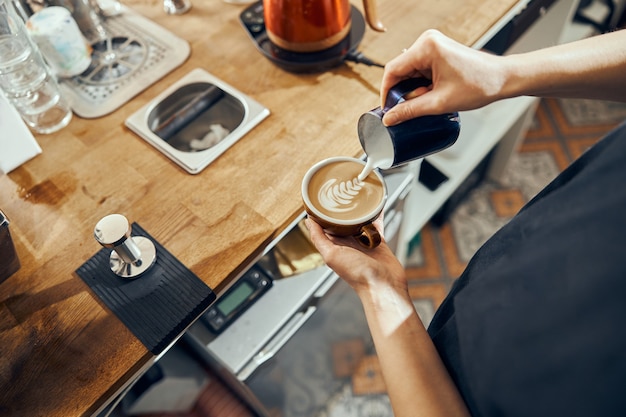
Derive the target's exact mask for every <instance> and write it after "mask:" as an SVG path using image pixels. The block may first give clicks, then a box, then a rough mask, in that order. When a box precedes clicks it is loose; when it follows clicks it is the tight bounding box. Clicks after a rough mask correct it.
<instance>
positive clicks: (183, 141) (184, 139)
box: [125, 68, 270, 174]
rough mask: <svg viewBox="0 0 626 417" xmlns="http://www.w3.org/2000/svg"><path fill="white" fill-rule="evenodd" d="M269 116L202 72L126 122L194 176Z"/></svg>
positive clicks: (194, 73) (196, 71) (186, 78)
mask: <svg viewBox="0 0 626 417" xmlns="http://www.w3.org/2000/svg"><path fill="white" fill-rule="evenodd" d="M269 114H270V112H269V110H268V109H267V108H266V107H264V106H263V105H261V104H260V103H258V102H257V101H255V100H253V99H252V98H250V97H248V96H246V95H245V94H243V93H242V92H240V91H239V90H237V89H235V88H234V87H232V86H230V85H229V84H227V83H225V82H223V81H221V80H220V79H218V78H216V77H215V76H213V75H211V74H209V73H208V72H206V71H205V70H203V69H201V68H196V69H194V70H192V71H191V72H189V73H188V74H187V75H185V76H184V77H183V78H182V79H180V80H179V81H177V82H176V83H174V84H173V85H171V86H170V87H168V88H167V89H166V90H165V91H163V92H162V93H161V94H159V95H158V96H157V97H156V98H154V99H153V100H152V101H150V102H149V103H148V104H146V105H145V106H143V107H142V108H141V109H139V110H138V111H137V112H135V113H134V114H132V115H131V116H130V117H129V118H127V119H126V122H125V124H126V126H128V127H129V128H130V129H131V130H132V131H133V132H135V133H136V134H137V135H139V136H140V137H142V138H143V139H144V140H146V141H147V142H148V143H150V144H151V145H152V146H154V147H155V148H156V149H158V150H159V151H161V152H162V153H163V154H165V155H166V156H167V157H168V158H170V159H171V160H172V161H174V162H176V163H177V164H178V165H180V166H181V167H182V168H183V169H185V170H186V171H187V172H189V173H191V174H197V173H199V172H200V171H202V170H203V169H204V168H206V167H207V166H208V165H209V164H210V163H211V162H213V161H214V160H215V159H217V157H219V156H220V155H221V154H222V153H224V151H226V150H227V149H228V148H229V147H230V146H231V145H233V144H234V143H235V142H237V141H238V140H239V139H241V138H242V137H243V136H244V135H245V134H246V133H248V132H249V131H250V130H251V129H252V128H254V127H255V126H256V125H257V124H259V123H260V122H261V121H262V120H263V119H265V118H266V117H267V116H268V115H269Z"/></svg>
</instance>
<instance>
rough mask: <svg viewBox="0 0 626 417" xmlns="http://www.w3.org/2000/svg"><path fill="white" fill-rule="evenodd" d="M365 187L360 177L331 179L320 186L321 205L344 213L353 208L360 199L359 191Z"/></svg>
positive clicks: (319, 198)
mask: <svg viewBox="0 0 626 417" xmlns="http://www.w3.org/2000/svg"><path fill="white" fill-rule="evenodd" d="M362 188H363V182H361V181H359V179H358V178H355V179H353V180H352V181H339V180H338V179H337V178H332V179H329V180H328V181H326V182H325V183H324V185H322V187H321V188H320V191H319V194H318V196H317V198H318V200H319V202H320V205H321V206H322V207H323V208H324V209H326V210H328V211H331V212H334V213H343V212H346V211H349V210H353V209H354V207H355V206H356V204H358V200H356V199H355V197H356V196H358V195H359V191H361V189H362Z"/></svg>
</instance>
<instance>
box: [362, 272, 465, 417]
mask: <svg viewBox="0 0 626 417" xmlns="http://www.w3.org/2000/svg"><path fill="white" fill-rule="evenodd" d="M358 294H359V297H360V298H361V301H362V303H363V306H364V309H365V314H366V316H367V321H368V324H369V327H370V331H371V333H372V337H373V338H374V344H375V345H376V352H377V354H378V358H379V360H380V364H381V369H382V372H383V376H384V379H385V384H386V386H387V392H388V394H389V398H390V400H391V405H392V407H393V411H394V416H395V417H405V416H411V417H415V416H428V417H436V416H446V417H451V416H468V415H469V413H468V411H467V408H466V407H465V403H464V402H463V400H462V398H461V396H460V394H459V392H458V390H457V389H456V386H455V385H454V383H453V382H452V380H451V378H450V375H449V374H448V372H447V370H446V368H445V366H444V365H443V363H442V362H441V358H440V357H439V354H438V353H437V350H436V349H435V347H434V345H433V343H432V341H431V339H430V337H429V335H428V333H427V332H426V329H425V328H424V326H423V324H422V322H421V321H420V319H419V317H418V315H417V313H416V312H415V308H414V307H413V304H412V302H411V299H410V297H409V294H408V292H407V291H406V289H398V288H394V287H392V286H391V285H389V284H386V283H380V284H375V286H374V287H370V288H367V289H360V290H359V291H358Z"/></svg>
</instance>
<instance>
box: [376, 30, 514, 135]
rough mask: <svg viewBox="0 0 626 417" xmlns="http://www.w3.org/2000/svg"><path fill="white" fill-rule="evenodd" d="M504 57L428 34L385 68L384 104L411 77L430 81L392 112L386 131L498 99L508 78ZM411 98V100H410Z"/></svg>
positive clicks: (383, 82)
mask: <svg viewBox="0 0 626 417" xmlns="http://www.w3.org/2000/svg"><path fill="white" fill-rule="evenodd" d="M500 67H501V60H500V57H498V56H495V55H492V54H489V53H486V52H481V51H477V50H475V49H472V48H469V47H466V46H464V45H462V44H460V43H458V42H456V41H454V40H452V39H450V38H448V37H446V36H445V35H443V34H442V33H441V32H438V31H436V30H434V29H431V30H427V31H426V32H424V33H423V34H422V35H421V36H420V37H419V38H418V39H417V40H416V41H415V43H413V45H412V46H411V47H410V48H409V49H407V50H406V51H405V52H404V53H402V54H400V55H399V56H397V57H396V58H394V59H392V60H391V61H389V62H388V63H387V65H385V72H384V75H383V79H382V85H381V88H380V97H381V100H382V102H383V103H384V101H385V97H386V96H387V93H388V91H389V89H390V88H391V87H393V86H394V85H395V84H397V83H399V82H400V81H402V80H404V79H407V78H417V77H425V78H428V79H430V80H432V86H431V87H430V88H419V89H417V90H416V91H415V94H410V95H409V97H411V98H410V99H408V100H406V101H405V102H403V103H400V104H398V105H396V106H394V107H393V108H392V110H390V111H388V112H387V114H386V115H385V117H384V118H383V123H384V124H385V125H387V126H391V125H395V124H398V123H400V122H403V121H405V120H409V119H412V118H414V117H418V116H424V115H432V114H443V113H450V112H454V111H461V110H471V109H475V108H478V107H481V106H484V105H486V104H489V103H490V102H492V101H495V100H496V99H497V98H498V94H499V92H500V91H501V90H502V85H503V83H504V79H505V77H504V76H503V74H502V71H501V68H500ZM407 98H408V97H407Z"/></svg>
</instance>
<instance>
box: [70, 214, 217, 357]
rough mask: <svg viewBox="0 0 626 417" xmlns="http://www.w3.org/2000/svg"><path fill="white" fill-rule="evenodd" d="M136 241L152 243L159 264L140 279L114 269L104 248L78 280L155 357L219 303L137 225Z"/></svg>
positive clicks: (192, 274) (203, 284)
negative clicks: (119, 273) (214, 303)
mask: <svg viewBox="0 0 626 417" xmlns="http://www.w3.org/2000/svg"><path fill="white" fill-rule="evenodd" d="M132 235H133V236H144V237H147V238H148V239H150V240H151V241H152V242H153V243H154V246H155V248H156V262H155V264H154V265H152V267H151V268H150V269H148V270H147V271H146V272H144V273H143V274H142V275H140V276H139V277H137V278H135V279H126V278H122V277H119V276H118V275H116V274H115V273H114V272H113V271H112V270H111V268H110V267H109V256H110V254H111V249H106V248H102V249H101V250H100V251H99V252H98V253H96V254H95V255H94V256H93V257H92V258H91V259H89V260H88V261H87V262H85V263H84V264H83V265H82V266H81V267H80V268H78V269H77V270H76V273H77V274H78V276H79V277H80V278H81V279H82V280H83V281H84V282H85V283H86V284H87V285H89V287H90V288H91V289H92V290H93V291H94V292H95V293H96V295H98V297H100V299H101V300H102V302H104V304H106V306H107V307H109V309H111V311H113V313H115V315H116V316H117V317H118V318H119V319H120V320H121V321H122V322H123V323H124V324H125V325H126V327H128V328H129V329H130V331H131V332H133V334H134V335H135V336H136V337H137V339H139V340H140V341H141V342H142V343H143V344H144V345H145V346H146V347H147V348H148V350H150V352H152V353H153V354H155V355H157V354H159V353H161V352H162V351H163V349H165V348H166V347H167V346H168V345H169V344H170V343H172V342H173V341H174V339H175V338H176V337H177V336H178V335H179V334H180V333H181V332H183V331H184V330H185V329H186V328H187V326H189V325H190V324H191V323H192V322H193V321H194V320H195V319H196V318H197V317H198V316H200V314H202V312H203V311H204V310H205V309H206V308H207V307H208V306H209V304H211V303H212V302H213V301H214V300H215V293H214V292H213V291H212V290H211V288H209V287H208V286H207V285H206V284H205V283H204V282H202V281H201V280H200V279H199V278H198V277H197V276H196V275H195V274H194V273H193V272H191V271H190V270H189V269H187V268H186V267H185V266H184V265H183V264H182V263H180V261H178V259H176V258H175V257H174V256H172V254H170V253H169V252H168V251H167V250H165V248H164V247H163V246H161V245H160V244H159V243H158V242H157V241H155V240H154V239H153V238H152V237H151V236H150V235H149V234H148V233H147V232H146V231H145V230H143V229H142V228H141V226H139V225H138V224H137V223H133V224H132Z"/></svg>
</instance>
